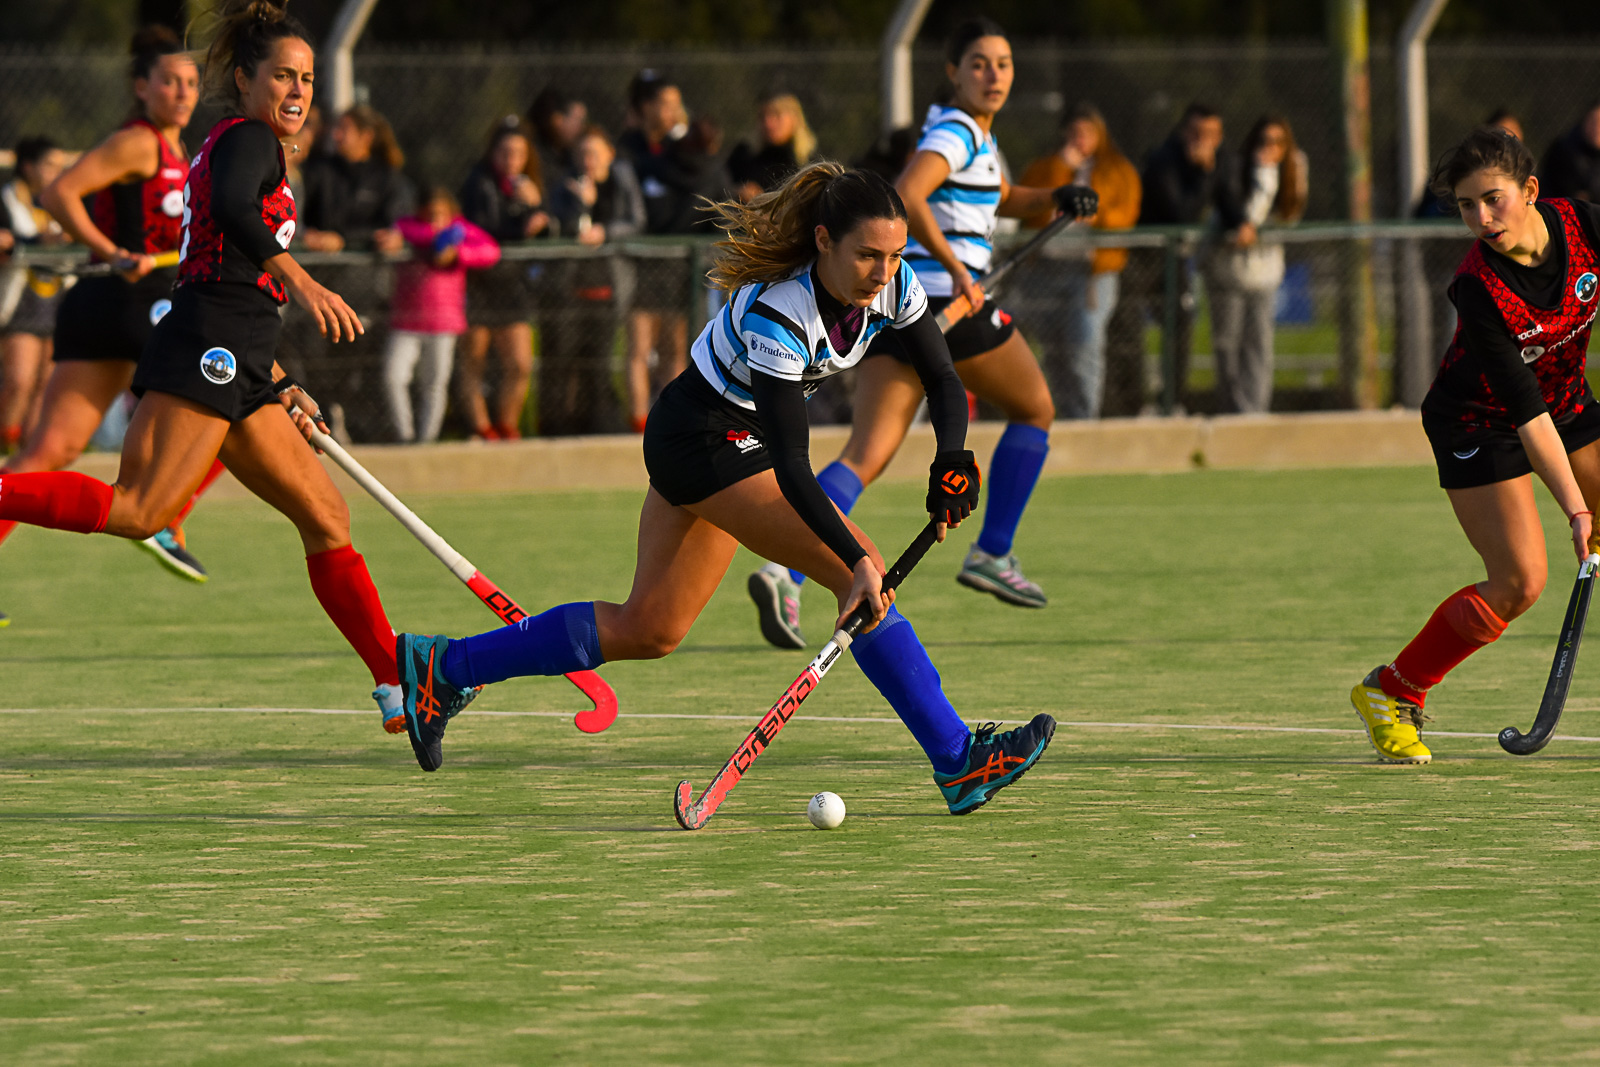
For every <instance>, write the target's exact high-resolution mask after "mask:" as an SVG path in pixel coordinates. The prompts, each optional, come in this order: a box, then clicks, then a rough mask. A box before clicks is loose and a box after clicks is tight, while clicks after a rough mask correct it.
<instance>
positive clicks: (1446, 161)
mask: <svg viewBox="0 0 1600 1067" xmlns="http://www.w3.org/2000/svg"><path fill="white" fill-rule="evenodd" d="M1480 170H1497V171H1500V172H1501V173H1502V174H1505V175H1507V176H1508V177H1509V178H1511V180H1512V181H1514V182H1516V183H1517V185H1518V187H1519V188H1520V187H1521V186H1522V185H1523V184H1524V183H1525V182H1526V181H1527V180H1528V178H1529V176H1530V175H1532V174H1533V153H1532V152H1530V151H1528V146H1527V145H1525V144H1523V143H1522V142H1521V141H1519V140H1517V138H1515V137H1513V136H1511V134H1509V133H1507V132H1506V131H1505V130H1502V129H1501V128H1500V127H1498V126H1479V127H1478V128H1477V129H1475V130H1473V131H1472V132H1471V133H1469V134H1467V138H1466V140H1464V141H1462V142H1461V143H1460V144H1458V145H1456V146H1455V147H1454V148H1451V149H1449V150H1448V151H1446V152H1445V154H1444V155H1442V156H1440V157H1439V160H1438V162H1436V163H1435V164H1434V165H1433V173H1432V174H1430V175H1428V188H1429V189H1430V190H1432V192H1433V195H1434V196H1437V197H1438V198H1439V199H1440V200H1442V201H1444V202H1445V203H1447V204H1454V203H1455V197H1456V186H1457V185H1459V184H1461V182H1463V181H1465V180H1466V179H1467V178H1468V177H1470V176H1472V175H1474V174H1476V173H1478V172H1479V171H1480Z"/></svg>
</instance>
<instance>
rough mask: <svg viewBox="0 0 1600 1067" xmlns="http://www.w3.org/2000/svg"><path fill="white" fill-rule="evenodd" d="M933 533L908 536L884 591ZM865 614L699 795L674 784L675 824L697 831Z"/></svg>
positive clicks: (927, 529) (844, 629)
mask: <svg viewBox="0 0 1600 1067" xmlns="http://www.w3.org/2000/svg"><path fill="white" fill-rule="evenodd" d="M937 536H938V530H937V529H936V528H935V526H934V524H933V523H932V522H929V523H928V525H926V526H924V527H923V528H922V532H921V533H919V534H917V537H916V540H914V541H912V542H911V544H910V546H909V547H907V548H906V550H905V551H904V552H902V553H901V554H900V558H899V559H897V560H895V561H894V566H893V567H890V568H889V573H888V574H886V575H884V576H883V589H884V591H885V592H888V591H889V590H890V589H893V588H895V587H896V586H898V585H899V584H900V583H901V582H903V581H905V578H906V575H908V574H910V573H911V568H913V567H915V566H916V565H917V563H918V562H920V561H921V559H922V557H923V556H924V555H926V554H927V551H928V549H929V547H930V546H932V544H933V540H934V538H935V537H937ZM871 617H872V609H871V608H870V607H868V606H867V605H866V604H862V605H860V606H859V607H857V608H856V610H855V611H853V612H851V613H850V617H849V618H847V619H845V621H844V625H843V626H841V627H840V628H839V629H838V630H835V631H834V634H833V637H832V638H831V639H830V640H829V641H828V643H827V644H825V645H823V646H822V651H821V652H818V653H817V658H816V659H814V660H812V661H811V662H810V664H808V665H807V666H806V669H805V670H803V671H801V672H800V677H798V678H796V679H795V680H794V682H793V683H792V684H791V685H790V686H789V688H788V689H785V690H784V691H783V696H781V697H779V698H778V702H777V703H776V704H774V705H772V707H771V708H770V709H768V711H767V713H766V714H765V715H763V716H762V717H761V721H760V722H758V723H756V728H755V729H754V730H751V731H750V735H749V736H748V737H746V738H745V739H744V740H743V741H741V742H739V747H738V748H736V749H734V752H733V755H732V756H730V757H729V758H728V762H727V763H724V764H723V765H722V770H720V771H718V772H717V776H716V777H715V778H713V779H712V780H711V784H710V785H708V786H706V791H705V792H704V793H703V794H701V796H700V799H699V800H694V799H693V798H694V786H693V785H691V784H690V783H689V782H687V781H682V782H679V783H678V792H677V796H676V802H675V804H674V806H673V812H674V814H676V815H677V817H678V825H679V826H681V827H683V828H684V829H685V830H698V829H700V827H702V826H704V825H705V824H706V822H707V821H708V820H709V819H710V818H711V816H712V815H714V814H715V813H716V810H717V805H719V804H721V803H722V798H723V797H726V796H727V795H728V790H730V789H732V788H733V787H734V786H735V785H737V784H738V782H739V779H740V778H742V777H744V772H745V771H748V770H749V769H750V765H751V764H752V763H754V762H755V761H756V757H757V756H759V755H761V753H763V752H765V751H766V750H767V746H768V745H770V744H772V739H773V738H774V737H777V736H778V731H779V730H782V729H783V728H784V726H785V725H786V724H787V723H788V721H789V719H790V718H791V717H792V716H793V715H794V713H795V711H796V710H797V709H798V708H799V707H800V703H801V701H803V700H805V698H806V697H808V696H810V695H811V691H812V690H813V689H815V688H816V687H817V683H819V682H821V681H822V676H823V675H824V674H827V673H828V668H829V667H832V666H833V664H834V661H835V660H837V659H838V658H839V655H840V654H841V653H842V652H844V650H845V649H847V648H849V647H850V642H851V641H852V640H853V639H854V638H855V635H856V634H858V633H860V632H861V628H862V627H863V626H865V625H866V624H867V620H868V619H870V618H871Z"/></svg>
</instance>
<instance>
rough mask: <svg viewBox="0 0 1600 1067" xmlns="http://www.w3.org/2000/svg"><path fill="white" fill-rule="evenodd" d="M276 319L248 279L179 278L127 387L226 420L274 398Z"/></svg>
mask: <svg viewBox="0 0 1600 1067" xmlns="http://www.w3.org/2000/svg"><path fill="white" fill-rule="evenodd" d="M282 322H283V320H282V319H281V318H280V317H279V315H278V305H277V303H276V301H274V300H273V299H272V298H271V297H270V296H268V295H267V294H265V293H263V292H262V291H261V290H259V289H257V288H255V287H254V286H251V285H228V284H222V283H212V284H199V285H185V286H183V287H181V288H180V289H179V290H178V291H177V292H176V293H174V294H173V297H172V310H171V311H170V312H168V313H167V315H166V317H165V318H163V319H162V320H161V322H160V324H159V325H157V326H156V328H155V330H154V331H153V332H152V333H151V334H150V343H149V344H148V345H147V346H146V347H145V352H144V358H143V359H141V360H140V361H139V369H138V370H137V371H135V372H134V375H133V392H134V394H135V395H136V396H143V395H144V394H145V393H146V392H147V391H149V390H154V391H155V392H158V393H171V394H172V395H173V396H181V397H184V398H185V399H188V400H193V401H195V402H196V403H198V404H204V405H205V406H206V407H208V408H211V409H212V410H213V411H215V412H217V413H218V414H219V415H221V416H223V417H224V418H226V419H228V420H229V421H231V422H238V421H240V420H241V419H245V418H247V417H249V416H250V415H251V414H253V413H254V412H255V411H256V410H257V409H259V408H263V407H265V406H267V405H268V404H271V403H274V402H275V401H276V399H277V398H276V397H275V396H274V395H273V392H272V361H273V358H274V355H275V354H276V352H277V349H278V332H279V330H280V329H281V328H282Z"/></svg>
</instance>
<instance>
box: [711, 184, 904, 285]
mask: <svg viewBox="0 0 1600 1067" xmlns="http://www.w3.org/2000/svg"><path fill="white" fill-rule="evenodd" d="M709 210H710V211H711V212H712V213H713V215H714V216H715V222H716V224H717V226H718V227H719V228H721V229H722V230H723V231H724V232H725V233H726V235H727V236H726V237H724V238H723V239H722V240H720V241H718V242H717V243H716V244H714V245H712V246H711V270H710V272H709V277H710V279H711V284H712V285H713V286H715V287H716V288H718V289H721V290H723V291H725V292H730V293H731V292H733V291H734V290H735V289H737V288H739V287H740V286H741V285H749V284H751V283H752V282H776V281H781V280H782V279H784V278H786V277H788V276H789V275H790V274H792V273H794V272H795V271H796V270H798V269H799V268H801V267H803V266H805V265H806V264H807V263H810V262H811V261H812V260H813V259H815V258H816V256H817V241H816V228H817V227H818V226H822V227H823V228H825V229H826V230H827V231H828V234H829V235H830V236H831V237H832V238H833V239H834V240H836V241H837V240H839V239H841V238H843V237H844V235H845V234H847V233H849V232H850V231H851V230H853V229H855V228H856V225H857V224H858V223H860V222H862V221H863V220H866V219H904V218H905V217H906V206H905V204H904V203H902V202H901V200H900V194H899V193H897V192H895V190H894V186H892V185H890V184H889V182H888V181H887V180H886V179H884V178H883V177H881V176H880V175H878V174H875V173H873V172H871V171H864V170H846V169H845V168H844V167H843V166H842V165H841V164H838V163H833V162H822V163H813V164H811V165H810V166H807V167H801V168H800V169H799V170H798V171H796V172H795V173H794V174H793V175H791V176H790V177H789V179H788V180H787V181H785V182H784V183H783V184H782V185H780V186H779V187H778V188H776V189H774V190H773V191H772V192H770V193H762V194H761V195H760V196H757V197H755V198H754V199H753V200H751V201H750V202H749V203H746V204H741V203H739V202H738V201H737V200H724V201H721V202H719V203H713V204H710V207H709Z"/></svg>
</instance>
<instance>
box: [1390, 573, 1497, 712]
mask: <svg viewBox="0 0 1600 1067" xmlns="http://www.w3.org/2000/svg"><path fill="white" fill-rule="evenodd" d="M1505 632H1506V622H1505V620H1504V619H1502V618H1501V617H1500V616H1498V615H1496V614H1495V613H1494V609H1493V608H1491V607H1490V606H1489V605H1488V604H1487V603H1486V602H1485V601H1484V599H1483V597H1481V596H1479V595H1478V587H1477V586H1475V585H1469V586H1467V587H1466V588H1464V589H1458V590H1456V591H1455V592H1454V593H1451V594H1450V595H1449V596H1448V597H1446V598H1445V599H1444V603H1442V604H1440V605H1439V606H1438V607H1437V608H1435V609H1434V611H1433V615H1432V616H1431V617H1430V618H1429V619H1428V622H1427V624H1426V625H1425V626H1423V628H1422V631H1421V632H1420V633H1418V634H1417V636H1415V637H1413V638H1412V639H1411V643H1410V644H1409V645H1407V646H1406V647H1405V648H1404V649H1402V650H1401V652H1400V655H1398V656H1396V657H1395V660H1394V663H1393V665H1391V666H1388V667H1385V668H1384V669H1383V673H1382V674H1381V675H1379V678H1378V684H1379V685H1380V686H1382V688H1383V691H1384V692H1385V693H1388V694H1389V695H1390V696H1392V697H1396V698H1404V699H1406V700H1413V701H1415V702H1416V703H1418V704H1421V703H1423V702H1424V701H1425V700H1426V699H1427V696H1428V690H1429V689H1431V688H1433V687H1434V686H1436V685H1438V684H1439V682H1440V681H1441V680H1443V678H1444V676H1445V675H1447V674H1449V673H1450V672H1451V671H1452V670H1454V669H1455V668H1456V666H1457V665H1458V664H1460V662H1461V661H1462V660H1464V659H1466V658H1467V657H1468V656H1470V655H1472V654H1473V653H1474V652H1476V651H1478V649H1480V648H1482V647H1483V646H1484V645H1487V644H1488V643H1489V642H1490V641H1493V640H1494V639H1495V638H1497V637H1499V636H1500V635H1501V634H1503V633H1505Z"/></svg>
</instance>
